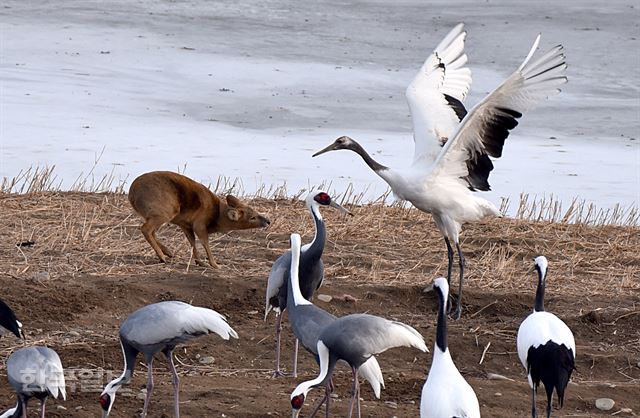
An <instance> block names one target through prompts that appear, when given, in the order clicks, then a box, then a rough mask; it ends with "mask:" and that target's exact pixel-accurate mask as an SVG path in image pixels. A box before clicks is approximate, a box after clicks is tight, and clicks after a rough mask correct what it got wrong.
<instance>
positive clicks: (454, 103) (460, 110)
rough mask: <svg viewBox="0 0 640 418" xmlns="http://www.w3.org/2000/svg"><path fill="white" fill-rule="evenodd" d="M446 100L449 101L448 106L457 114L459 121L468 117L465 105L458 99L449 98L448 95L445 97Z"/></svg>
mask: <svg viewBox="0 0 640 418" xmlns="http://www.w3.org/2000/svg"><path fill="white" fill-rule="evenodd" d="M444 98H445V99H446V100H447V104H448V105H449V107H450V108H452V109H453V111H454V112H456V116H457V117H458V121H462V119H464V117H465V116H467V109H466V108H465V107H464V104H463V103H462V102H461V101H460V100H458V99H456V98H455V97H453V96H449V95H448V94H445V95H444Z"/></svg>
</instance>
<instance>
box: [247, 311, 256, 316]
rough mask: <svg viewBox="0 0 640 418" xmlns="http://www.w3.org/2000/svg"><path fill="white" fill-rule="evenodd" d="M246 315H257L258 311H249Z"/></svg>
mask: <svg viewBox="0 0 640 418" xmlns="http://www.w3.org/2000/svg"><path fill="white" fill-rule="evenodd" d="M247 315H258V311H249V312H247Z"/></svg>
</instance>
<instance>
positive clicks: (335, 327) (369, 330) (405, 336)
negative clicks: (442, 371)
mask: <svg viewBox="0 0 640 418" xmlns="http://www.w3.org/2000/svg"><path fill="white" fill-rule="evenodd" d="M394 347H415V348H417V349H418V350H421V351H423V352H427V351H429V349H427V346H426V345H425V343H424V339H423V338H422V336H421V335H420V334H419V333H418V331H416V330H415V329H413V328H412V327H410V326H409V325H406V324H403V323H401V322H396V321H389V320H387V319H384V318H381V317H379V316H373V315H367V314H353V315H347V316H343V317H341V318H338V319H336V320H335V321H334V322H333V323H331V324H329V325H328V326H326V327H325V328H324V329H323V331H322V333H320V337H319V338H318V345H317V351H318V358H319V360H320V361H319V362H320V374H319V375H318V377H316V378H315V379H312V380H308V381H306V382H302V383H300V384H299V385H298V386H297V387H296V388H295V389H294V391H293V392H292V393H291V408H292V417H293V418H296V417H297V416H298V415H299V414H300V408H302V406H303V405H304V401H305V398H306V396H307V394H308V393H309V391H310V390H311V389H312V388H314V387H318V386H321V385H325V384H326V383H327V382H328V381H329V380H330V379H331V376H332V374H333V370H334V368H335V366H336V363H337V362H338V360H343V361H345V362H347V363H348V364H349V366H351V372H352V374H353V386H352V396H351V402H350V403H349V418H351V416H352V415H353V408H354V405H356V411H357V412H356V413H357V416H358V418H360V383H359V381H358V371H359V369H360V368H361V366H362V365H363V364H365V362H366V361H367V360H369V359H370V358H371V356H373V355H376V354H379V353H382V352H384V351H387V350H388V349H390V348H394Z"/></svg>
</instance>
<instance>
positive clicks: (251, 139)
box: [0, 0, 640, 207]
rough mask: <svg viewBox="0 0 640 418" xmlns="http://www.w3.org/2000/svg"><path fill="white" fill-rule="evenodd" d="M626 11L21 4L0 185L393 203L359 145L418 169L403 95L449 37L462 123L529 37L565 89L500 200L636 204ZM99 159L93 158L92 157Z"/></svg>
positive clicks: (497, 193)
mask: <svg viewBox="0 0 640 418" xmlns="http://www.w3.org/2000/svg"><path fill="white" fill-rule="evenodd" d="M638 17H639V13H638V9H637V4H635V1H619V0H615V1H607V2H605V1H565V2H557V1H554V2H552V1H549V0H543V1H540V2H526V3H525V2H516V1H506V0H505V1H487V2H482V3H481V2H475V1H464V0H457V1H431V2H429V3H426V2H423V1H418V0H407V1H385V2H383V1H357V2H339V1H327V2H317V1H284V0H268V1H257V0H249V1H243V2H236V1H231V0H218V1H215V2H214V1H205V0H191V1H177V2H176V1H165V0H157V1H147V0H141V1H135V2H133V1H124V0H123V1H93V2H80V3H78V2H75V1H71V0H59V1H17V0H5V1H4V2H3V8H2V9H0V20H1V21H2V28H1V29H0V31H1V32H0V35H1V39H0V42H1V43H0V49H1V51H0V52H1V63H0V69H1V71H2V75H1V77H0V82H1V83H2V85H1V87H0V123H1V126H0V176H1V177H13V176H15V175H16V174H18V172H20V170H22V169H26V168H28V167H31V166H45V165H47V166H51V165H55V166H56V170H55V172H56V174H57V176H58V177H59V178H61V179H63V182H64V185H67V186H70V184H71V183H73V181H75V180H76V179H77V178H78V176H79V175H81V173H87V172H88V171H89V170H91V169H92V168H93V167H94V165H95V164H96V163H95V161H96V159H98V162H97V165H96V166H95V168H94V172H93V175H94V176H96V177H101V176H102V175H103V174H105V173H109V172H112V171H113V173H114V175H115V177H116V178H119V179H122V180H127V181H128V182H130V181H131V180H132V179H133V178H134V177H135V176H137V175H139V174H141V173H143V172H145V171H150V170H160V169H162V170H178V169H181V168H183V167H184V166H185V165H186V174H187V175H189V176H191V177H193V178H195V179H197V180H200V181H203V182H205V183H208V182H215V180H216V179H217V178H218V176H220V175H223V176H227V177H231V178H235V177H237V178H239V179H240V180H241V181H242V183H243V185H244V189H245V191H247V192H251V191H253V190H255V189H256V188H257V187H259V186H260V185H261V184H263V183H266V184H269V185H280V184H283V183H285V182H286V184H287V186H288V189H289V190H290V191H292V192H294V191H297V190H298V189H300V188H303V187H307V186H308V185H310V184H311V185H315V184H319V183H321V182H323V181H331V182H332V187H333V189H335V190H336V191H337V192H341V191H343V190H344V189H345V187H346V185H347V184H348V183H353V184H354V186H355V189H356V190H364V189H366V188H368V196H370V197H375V196H378V195H379V194H381V193H382V192H383V191H384V190H386V184H385V183H384V182H383V181H382V180H380V179H378V178H377V177H376V176H375V175H374V174H373V173H372V172H370V171H369V169H368V168H367V167H366V166H365V165H364V164H363V163H362V162H361V161H360V160H359V157H358V156H356V155H355V154H353V153H348V152H335V153H330V154H326V155H322V156H320V157H317V158H311V154H312V153H313V152H314V151H317V150H319V149H320V148H323V147H324V146H326V145H327V144H329V143H330V142H332V141H333V140H334V139H335V138H336V137H338V136H340V135H349V136H352V137H354V138H356V139H358V140H359V141H361V143H362V144H363V145H364V146H365V148H366V149H367V150H369V152H371V153H372V154H373V155H374V157H375V158H377V159H379V160H380V161H381V162H382V163H384V164H385V165H389V166H397V165H403V164H407V163H409V162H410V161H411V155H412V152H413V145H412V140H411V123H410V118H409V112H408V108H407V105H406V103H405V100H404V89H405V88H406V86H407V84H408V83H409V81H410V80H411V78H412V77H413V75H414V74H415V72H416V71H417V69H418V68H419V67H420V65H421V64H422V61H423V60H424V58H425V57H426V56H427V54H428V53H430V51H431V50H432V49H433V47H434V46H435V45H436V44H437V43H438V41H439V40H440V39H441V38H442V36H443V35H444V34H445V33H446V32H447V31H448V30H449V29H450V28H451V27H452V26H453V25H455V24H456V23H457V22H459V21H464V22H465V23H466V28H467V31H468V32H469V35H468V38H467V48H466V50H467V53H468V55H469V58H470V61H469V66H470V68H471V70H472V72H473V75H474V83H473V85H472V93H471V95H470V97H469V99H468V100H467V103H468V104H469V105H473V104H475V103H477V102H478V101H479V100H480V99H481V98H482V97H484V95H485V94H487V93H488V92H489V91H491V90H492V89H493V88H494V87H496V86H497V85H498V84H499V83H500V81H501V80H502V79H503V78H504V77H506V76H507V75H508V74H510V73H511V72H512V71H513V70H514V69H515V68H516V67H517V66H518V65H519V63H520V62H521V60H522V59H523V57H524V55H525V54H526V53H527V51H528V49H529V47H530V45H531V43H532V42H533V39H534V38H535V35H536V34H537V33H538V32H542V33H543V37H542V43H541V48H542V49H546V48H549V47H551V46H552V45H555V44H557V43H562V44H563V45H564V46H565V47H566V54H567V59H568V63H569V70H568V76H569V78H570V82H569V83H568V84H567V85H566V87H565V88H564V91H563V92H562V93H561V94H560V95H558V96H555V97H553V98H551V99H550V100H548V101H546V102H544V103H543V104H542V105H541V106H540V107H539V108H538V109H536V110H534V111H532V112H528V113H527V114H525V115H524V117H523V118H522V120H521V124H520V126H519V127H518V128H517V129H516V130H515V131H514V133H513V134H512V135H511V136H510V138H509V139H508V140H507V144H506V145H505V152H504V155H503V157H502V158H501V159H499V160H497V161H496V162H495V165H496V169H495V171H494V172H493V173H492V175H491V177H490V182H491V184H492V186H493V190H494V191H492V192H489V193H485V194H484V195H485V196H486V197H487V198H488V199H489V200H492V201H493V202H494V203H496V204H499V201H500V198H501V197H508V198H510V199H511V200H512V201H514V200H515V201H517V200H518V198H517V197H518V195H519V194H520V193H523V192H524V193H529V194H531V195H543V194H544V195H549V194H553V195H554V196H556V197H558V198H560V199H561V200H563V201H565V202H568V201H569V200H571V199H572V198H574V197H576V196H577V197H579V198H581V199H585V200H587V201H588V202H594V203H596V204H597V205H598V206H599V207H609V206H612V205H614V204H616V203H620V204H622V205H624V206H629V205H634V204H636V205H637V204H638V203H639V202H640V90H639V86H640V70H639V68H640V53H639V52H638V51H640V47H639V45H638V37H639V35H640V33H639V32H640V30H639V22H640V19H638ZM97 156H99V158H98V157H97Z"/></svg>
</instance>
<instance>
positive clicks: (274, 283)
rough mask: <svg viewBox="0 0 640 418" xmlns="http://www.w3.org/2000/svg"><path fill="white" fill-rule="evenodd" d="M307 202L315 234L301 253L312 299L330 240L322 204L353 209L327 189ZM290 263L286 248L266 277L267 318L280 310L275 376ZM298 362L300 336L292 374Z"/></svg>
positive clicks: (304, 286) (303, 285)
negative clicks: (346, 206) (326, 245)
mask: <svg viewBox="0 0 640 418" xmlns="http://www.w3.org/2000/svg"><path fill="white" fill-rule="evenodd" d="M305 203H306V205H307V208H308V209H309V212H311V216H312V217H313V221H314V225H315V236H314V237H313V241H311V242H310V243H309V244H306V245H304V246H303V247H302V250H301V255H300V272H299V274H300V290H301V291H302V294H303V295H304V297H305V298H306V299H308V300H310V299H311V298H312V296H313V293H314V292H315V291H316V290H317V289H318V288H319V287H320V285H321V284H322V279H323V277H324V264H323V262H322V252H323V250H324V244H325V242H326V240H327V229H326V227H325V224H324V220H323V219H322V215H321V214H320V206H330V207H333V208H336V209H338V210H339V211H341V212H343V213H346V214H349V215H351V213H350V212H349V211H348V210H347V209H345V208H343V207H342V206H340V205H339V204H338V203H337V202H335V201H334V200H333V199H331V196H329V194H328V193H327V192H324V191H322V190H317V191H313V192H311V193H309V194H308V195H307V197H306V199H305ZM290 266H291V251H287V252H286V253H284V254H283V255H281V256H280V257H278V259H277V260H276V261H275V262H274V263H273V266H272V267H271V272H270V273H269V280H268V281H267V292H266V300H265V313H264V317H265V320H266V318H267V315H268V314H269V311H271V310H272V309H273V310H274V311H275V312H276V313H277V317H276V370H275V373H274V374H275V376H282V375H283V374H284V373H282V371H281V370H280V334H281V331H282V313H283V311H284V310H285V309H286V308H287V282H288V280H289V269H290ZM297 363H298V340H296V344H295V349H294V357H293V376H294V377H296V375H297Z"/></svg>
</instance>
